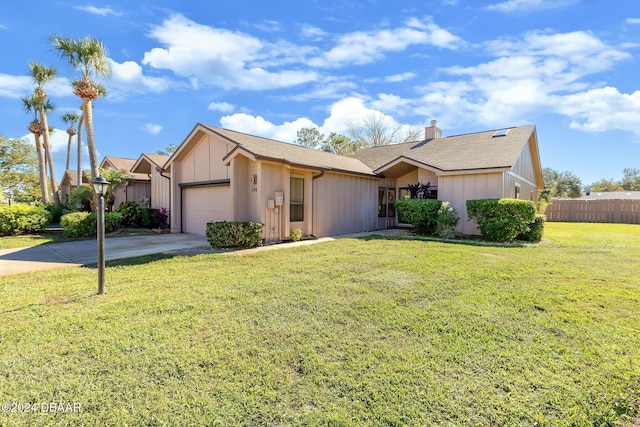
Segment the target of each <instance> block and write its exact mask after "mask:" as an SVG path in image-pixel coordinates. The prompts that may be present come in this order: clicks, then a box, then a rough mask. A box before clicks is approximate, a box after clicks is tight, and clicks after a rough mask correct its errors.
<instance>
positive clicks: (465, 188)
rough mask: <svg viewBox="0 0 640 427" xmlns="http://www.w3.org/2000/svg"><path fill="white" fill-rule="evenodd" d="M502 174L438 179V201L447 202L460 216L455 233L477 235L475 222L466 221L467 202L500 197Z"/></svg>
mask: <svg viewBox="0 0 640 427" xmlns="http://www.w3.org/2000/svg"><path fill="white" fill-rule="evenodd" d="M502 185H503V183H502V173H500V172H497V173H486V174H471V175H447V176H441V177H439V182H438V199H439V200H442V201H443V202H449V204H450V205H451V207H453V208H454V209H455V210H456V211H457V212H458V215H459V216H460V222H459V223H458V227H457V228H456V230H457V231H459V232H460V233H463V234H479V232H478V230H477V225H476V223H475V221H467V202H466V201H467V200H473V199H490V198H493V199H498V198H500V197H502Z"/></svg>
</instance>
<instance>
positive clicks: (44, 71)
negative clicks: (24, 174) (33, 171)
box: [29, 61, 60, 204]
mask: <svg viewBox="0 0 640 427" xmlns="http://www.w3.org/2000/svg"><path fill="white" fill-rule="evenodd" d="M29 67H30V68H31V78H32V79H33V82H34V83H36V84H37V85H38V87H36V89H35V91H34V94H35V95H37V96H38V97H39V98H40V99H41V100H42V102H41V103H40V111H39V113H40V121H41V122H42V126H43V128H44V131H43V132H42V135H43V137H44V144H43V146H44V150H45V155H46V162H47V163H48V164H49V179H50V180H51V191H52V192H53V201H54V203H56V204H58V203H60V193H59V192H58V180H57V179H56V173H55V168H54V165H53V156H52V155H51V137H50V133H49V123H48V121H47V110H46V109H45V103H46V102H47V93H46V92H45V91H44V89H43V87H42V86H44V84H45V83H47V82H48V81H50V80H53V78H54V77H55V76H56V73H57V72H58V70H56V69H55V68H53V67H47V66H45V65H41V64H38V63H36V62H34V61H31V63H29Z"/></svg>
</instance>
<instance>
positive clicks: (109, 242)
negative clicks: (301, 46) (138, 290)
mask: <svg viewBox="0 0 640 427" xmlns="http://www.w3.org/2000/svg"><path fill="white" fill-rule="evenodd" d="M208 248H209V242H207V238H206V237H205V236H201V235H198V234H187V233H179V234H178V233H176V234H154V235H142V236H129V237H111V238H108V239H105V259H106V260H107V261H109V260H114V259H122V258H133V257H138V256H143V255H151V254H158V253H163V254H177V255H179V254H186V253H189V254H193V253H199V252H203V253H204V252H205V251H206V250H207V249H208ZM97 258H98V244H97V241H96V240H81V241H77V242H67V243H50V244H45V245H39V246H32V247H29V248H16V249H0V276H3V275H9V274H16V273H23V272H27V271H35V270H48V269H51V268H59V267H65V266H68V267H72V266H74V267H76V266H81V265H91V264H97V262H98V260H97Z"/></svg>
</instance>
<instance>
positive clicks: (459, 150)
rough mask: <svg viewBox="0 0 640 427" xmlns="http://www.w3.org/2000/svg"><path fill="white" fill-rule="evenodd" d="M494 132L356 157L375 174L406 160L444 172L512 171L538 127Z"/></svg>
mask: <svg viewBox="0 0 640 427" xmlns="http://www.w3.org/2000/svg"><path fill="white" fill-rule="evenodd" d="M495 132H496V131H495V130H491V131H485V132H477V133H470V134H464V135H455V136H449V137H443V138H436V139H432V140H428V141H416V142H409V143H404V144H397V145H389V146H384V147H374V148H368V149H365V150H362V151H360V152H358V153H356V154H355V156H354V157H356V158H359V159H361V160H362V161H363V162H365V163H366V164H367V165H369V166H370V167H371V168H373V169H374V170H375V171H376V172H381V168H383V167H384V165H386V164H390V163H392V162H393V161H394V160H395V159H397V158H399V157H404V158H407V159H410V160H413V161H416V162H419V163H421V164H424V165H426V166H428V167H430V168H433V169H436V170H440V171H443V172H454V171H467V170H488V169H491V170H495V169H508V168H511V167H512V166H513V165H514V163H515V162H516V161H517V160H518V157H519V156H520V153H521V152H522V150H523V149H524V147H525V145H526V144H527V141H529V138H530V137H531V135H532V133H534V132H535V126H533V125H529V126H520V127H514V128H510V129H509V132H508V133H506V135H503V136H496V137H494V136H493V135H494V134H495Z"/></svg>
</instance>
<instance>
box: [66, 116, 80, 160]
mask: <svg viewBox="0 0 640 427" xmlns="http://www.w3.org/2000/svg"><path fill="white" fill-rule="evenodd" d="M62 121H63V122H65V123H68V124H69V128H68V129H67V134H68V135H69V140H68V141H67V167H66V169H67V170H68V169H69V167H70V166H71V143H72V142H73V137H74V136H75V135H76V134H77V132H76V130H75V128H74V127H73V126H74V125H75V124H76V123H77V122H78V115H77V114H76V113H66V114H65V115H63V116H62Z"/></svg>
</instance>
